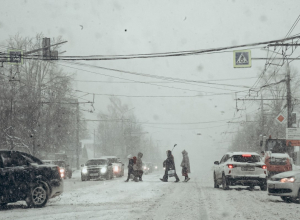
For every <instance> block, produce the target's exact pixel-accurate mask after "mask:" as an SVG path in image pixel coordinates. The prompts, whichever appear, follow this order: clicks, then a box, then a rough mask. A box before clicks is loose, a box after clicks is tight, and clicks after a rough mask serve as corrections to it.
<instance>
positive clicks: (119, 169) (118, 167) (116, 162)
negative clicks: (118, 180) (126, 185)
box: [101, 156, 124, 177]
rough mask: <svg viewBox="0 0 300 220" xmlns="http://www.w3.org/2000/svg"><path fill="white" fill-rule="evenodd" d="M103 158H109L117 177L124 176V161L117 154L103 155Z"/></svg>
mask: <svg viewBox="0 0 300 220" xmlns="http://www.w3.org/2000/svg"><path fill="white" fill-rule="evenodd" d="M101 158H103V159H107V160H108V162H109V163H111V164H112V165H113V173H114V175H115V176H116V177H122V176H124V163H122V162H121V159H120V158H118V157H116V156H103V157H101Z"/></svg>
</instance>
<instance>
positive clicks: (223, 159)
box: [220, 155, 226, 163]
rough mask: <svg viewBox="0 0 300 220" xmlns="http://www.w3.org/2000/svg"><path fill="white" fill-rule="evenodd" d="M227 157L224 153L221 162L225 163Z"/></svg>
mask: <svg viewBox="0 0 300 220" xmlns="http://www.w3.org/2000/svg"><path fill="white" fill-rule="evenodd" d="M225 157H226V155H224V156H223V157H222V159H221V160H220V163H224V162H225Z"/></svg>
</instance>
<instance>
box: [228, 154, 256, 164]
mask: <svg viewBox="0 0 300 220" xmlns="http://www.w3.org/2000/svg"><path fill="white" fill-rule="evenodd" d="M232 158H233V161H234V162H241V163H256V162H260V156H258V155H246V156H245V155H244V156H243V155H234V156H232Z"/></svg>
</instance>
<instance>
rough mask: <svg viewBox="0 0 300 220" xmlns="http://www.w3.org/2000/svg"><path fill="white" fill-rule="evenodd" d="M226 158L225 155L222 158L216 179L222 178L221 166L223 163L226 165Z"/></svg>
mask: <svg viewBox="0 0 300 220" xmlns="http://www.w3.org/2000/svg"><path fill="white" fill-rule="evenodd" d="M224 158H225V155H224V156H223V157H222V158H221V160H220V163H219V165H218V166H217V168H216V177H217V179H220V178H222V170H221V166H222V163H224Z"/></svg>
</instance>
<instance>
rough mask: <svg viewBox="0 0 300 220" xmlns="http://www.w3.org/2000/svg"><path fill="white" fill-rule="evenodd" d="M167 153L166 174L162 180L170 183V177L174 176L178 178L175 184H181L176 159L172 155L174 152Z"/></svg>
mask: <svg viewBox="0 0 300 220" xmlns="http://www.w3.org/2000/svg"><path fill="white" fill-rule="evenodd" d="M166 153H167V159H166V160H165V161H164V167H165V174H164V176H163V178H162V179H160V180H161V181H163V182H168V177H169V176H170V177H171V176H174V177H175V178H176V181H175V182H179V178H178V175H177V174H176V169H175V162H174V157H173V155H172V151H170V150H168V151H167V152H166Z"/></svg>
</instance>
